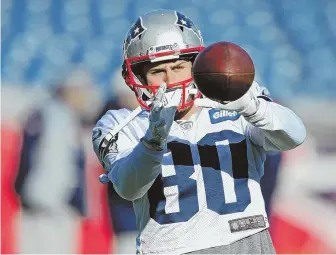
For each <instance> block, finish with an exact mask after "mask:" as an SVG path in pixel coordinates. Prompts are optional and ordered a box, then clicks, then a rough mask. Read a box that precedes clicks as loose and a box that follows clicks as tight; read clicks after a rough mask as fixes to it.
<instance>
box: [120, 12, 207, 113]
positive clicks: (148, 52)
mask: <svg viewBox="0 0 336 255" xmlns="http://www.w3.org/2000/svg"><path fill="white" fill-rule="evenodd" d="M203 49H204V43H203V38H202V35H201V32H200V31H199V30H198V29H197V28H196V26H195V25H194V23H193V22H192V21H191V20H190V19H189V18H187V17H186V16H185V15H183V14H181V13H179V12H177V11H172V10H158V11H153V12H150V13H147V14H145V15H143V16H140V17H139V18H138V19H137V20H136V22H135V23H134V24H133V26H132V27H131V28H130V30H129V32H128V33H127V35H126V38H125V40H124V45H123V52H124V63H123V72H122V73H123V77H124V79H125V81H126V84H127V85H128V86H129V87H130V88H131V89H132V90H133V91H134V92H135V95H136V97H137V100H138V102H139V103H140V105H141V106H142V107H144V108H145V109H149V107H148V106H147V104H146V101H147V100H149V99H151V98H152V96H153V95H154V94H155V92H156V90H157V89H158V88H159V85H160V84H146V83H145V81H144V78H143V77H142V76H141V70H142V64H144V63H145V62H148V61H150V62H152V63H153V62H159V61H164V60H170V59H189V60H191V61H193V60H194V59H195V57H196V56H197V54H198V53H199V52H200V51H201V50H203ZM177 86H179V87H181V88H182V99H181V103H180V105H179V107H178V109H184V108H187V107H188V106H190V105H192V104H193V101H194V99H196V98H198V97H200V93H199V92H198V93H197V94H196V95H195V96H192V97H190V96H189V95H190V94H189V89H190V88H196V86H195V85H194V82H193V79H192V78H190V79H188V80H184V81H181V82H178V83H174V84H167V91H169V90H172V89H174V87H177Z"/></svg>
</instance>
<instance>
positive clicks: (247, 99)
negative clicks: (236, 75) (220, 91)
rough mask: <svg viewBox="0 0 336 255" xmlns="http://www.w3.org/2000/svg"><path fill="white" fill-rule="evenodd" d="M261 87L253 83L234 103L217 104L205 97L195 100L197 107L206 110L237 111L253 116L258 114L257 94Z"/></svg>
mask: <svg viewBox="0 0 336 255" xmlns="http://www.w3.org/2000/svg"><path fill="white" fill-rule="evenodd" d="M258 91H259V86H258V84H257V83H256V82H253V84H252V85H251V87H250V89H249V90H248V91H247V92H246V93H245V94H244V95H243V96H242V97H241V98H239V99H237V100H235V101H232V102H216V101H213V100H211V99H209V98H206V97H203V98H198V99H196V100H195V105H196V106H199V107H205V108H215V109H223V110H229V111H236V112H239V113H240V114H242V115H243V116H251V115H253V114H254V113H256V112H257V110H258V107H259V101H258V99H257V94H258Z"/></svg>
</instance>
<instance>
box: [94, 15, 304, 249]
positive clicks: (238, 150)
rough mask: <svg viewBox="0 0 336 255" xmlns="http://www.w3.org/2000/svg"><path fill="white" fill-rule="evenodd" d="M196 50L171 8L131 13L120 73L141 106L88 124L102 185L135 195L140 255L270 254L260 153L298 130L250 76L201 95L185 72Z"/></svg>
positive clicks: (290, 144) (192, 33)
mask: <svg viewBox="0 0 336 255" xmlns="http://www.w3.org/2000/svg"><path fill="white" fill-rule="evenodd" d="M203 48H204V45H203V39H202V36H201V33H200V31H199V30H198V29H197V28H196V27H195V25H194V23H193V22H192V21H191V20H190V19H189V18H187V17H186V16H184V15H183V14H181V13H179V12H177V11H170V10H160V11H154V12H151V13H148V14H145V15H143V16H141V17H139V18H138V19H137V21H136V22H135V23H134V25H133V26H132V27H131V29H130V30H129V32H128V34H127V36H126V39H125V41H124V63H123V77H124V79H125V81H126V83H127V85H128V86H129V87H130V88H131V89H132V90H133V91H134V93H135V96H136V97H137V99H138V102H139V104H140V105H141V111H135V113H134V112H131V111H129V110H127V109H120V110H114V111H108V112H107V113H106V114H105V115H104V116H103V117H102V118H101V119H100V120H99V121H98V123H97V125H96V127H95V128H94V129H93V137H92V139H93V147H94V150H95V152H96V154H97V156H98V158H99V160H100V161H101V163H102V164H103V166H104V168H105V169H106V171H107V172H108V173H107V174H105V175H102V176H101V182H103V183H104V182H106V181H111V182H112V183H113V185H114V187H115V189H116V191H117V192H118V194H119V195H120V196H121V197H123V198H125V199H128V200H131V201H133V205H134V210H135V214H136V220H137V228H138V230H139V234H138V237H137V240H136V248H137V253H139V254H148V253H157V254H160V253H173V254H183V253H274V252H275V251H274V248H273V244H272V241H271V238H270V235H269V232H268V227H269V223H268V220H267V215H266V213H265V205H264V200H263V197H262V193H261V189H260V178H261V177H262V175H263V171H264V170H263V162H264V160H265V152H267V151H280V150H290V149H292V148H295V147H296V146H298V145H300V144H301V143H302V142H303V141H304V139H305V136H306V131H305V127H304V125H303V123H302V121H301V120H300V119H299V118H298V117H297V116H296V115H295V114H294V113H293V112H292V111H291V110H289V109H287V108H285V107H283V106H281V105H279V104H276V103H274V102H272V100H271V98H270V97H269V96H268V95H266V93H265V90H264V89H263V88H262V87H260V86H259V85H258V83H257V82H253V84H252V86H251V88H250V89H249V91H248V92H247V93H246V94H245V95H244V96H243V97H241V98H240V99H238V100H236V101H233V102H230V103H228V104H225V105H223V104H220V103H217V102H213V101H211V100H209V99H207V98H201V97H200V93H199V92H198V91H197V87H196V85H195V84H194V82H193V80H192V76H191V70H192V64H193V61H194V59H195V57H196V56H197V54H198V53H199V52H200V51H201V50H202V49H203ZM209 86H211V84H209Z"/></svg>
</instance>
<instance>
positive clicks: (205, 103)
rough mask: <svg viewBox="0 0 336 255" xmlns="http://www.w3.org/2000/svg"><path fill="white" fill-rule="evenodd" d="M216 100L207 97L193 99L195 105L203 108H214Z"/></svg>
mask: <svg viewBox="0 0 336 255" xmlns="http://www.w3.org/2000/svg"><path fill="white" fill-rule="evenodd" d="M217 104H218V103H217V102H215V101H213V100H211V99H209V98H197V99H196V100H195V106H199V107H204V108H216V106H217Z"/></svg>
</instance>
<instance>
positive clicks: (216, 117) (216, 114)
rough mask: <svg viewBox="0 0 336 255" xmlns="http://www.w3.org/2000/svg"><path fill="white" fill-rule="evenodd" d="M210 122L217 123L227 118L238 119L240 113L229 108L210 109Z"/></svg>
mask: <svg viewBox="0 0 336 255" xmlns="http://www.w3.org/2000/svg"><path fill="white" fill-rule="evenodd" d="M209 115H210V122H211V123H212V124H216V123H219V122H222V121H225V120H231V121H233V120H237V119H239V117H240V114H239V113H238V112H235V111H228V110H219V109H211V110H209Z"/></svg>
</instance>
